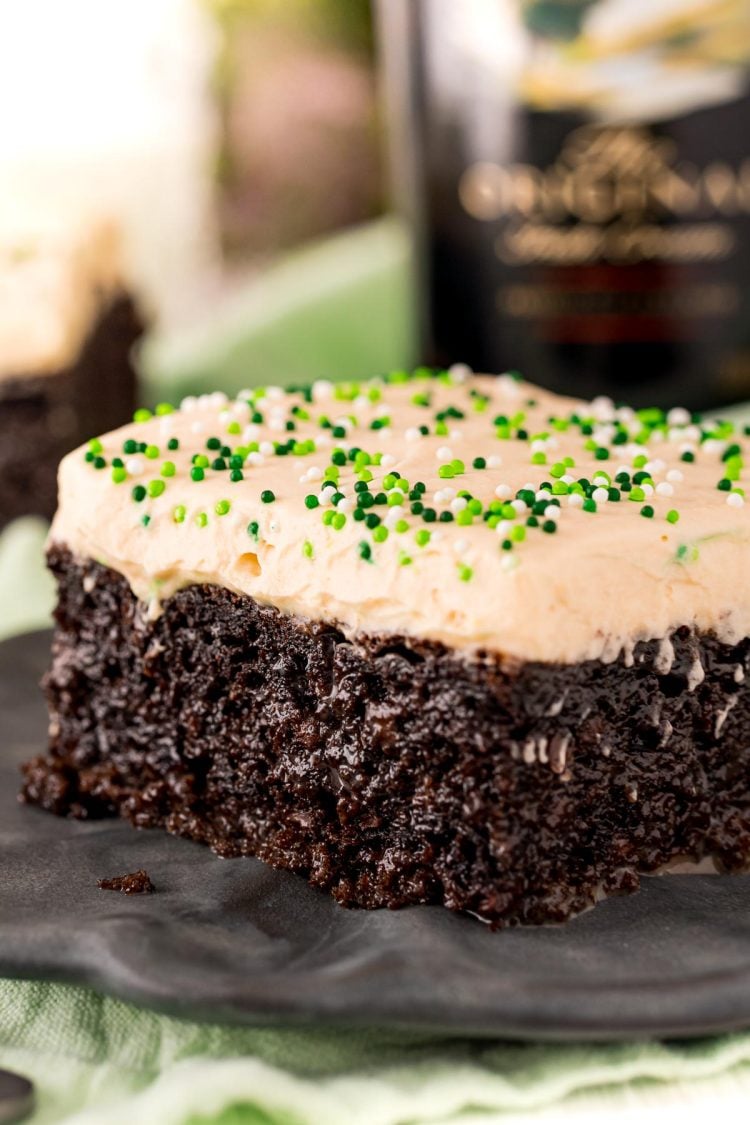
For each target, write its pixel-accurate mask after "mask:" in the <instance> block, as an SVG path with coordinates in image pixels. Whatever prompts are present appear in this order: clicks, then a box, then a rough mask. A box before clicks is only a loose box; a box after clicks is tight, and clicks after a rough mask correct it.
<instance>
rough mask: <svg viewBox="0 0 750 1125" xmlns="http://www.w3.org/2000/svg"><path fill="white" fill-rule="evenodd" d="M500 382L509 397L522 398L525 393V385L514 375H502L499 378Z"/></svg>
mask: <svg viewBox="0 0 750 1125" xmlns="http://www.w3.org/2000/svg"><path fill="white" fill-rule="evenodd" d="M498 383H499V384H500V386H501V389H502V391H503V393H504V394H505V395H506V396H507V397H508V398H520V397H521V395H522V394H523V387H522V386H521V384H520V383H519V382H518V380H517V379H514V378H513V376H512V375H507V374H506V375H501V376H500V377H499V379H498Z"/></svg>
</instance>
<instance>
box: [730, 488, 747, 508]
mask: <svg viewBox="0 0 750 1125" xmlns="http://www.w3.org/2000/svg"><path fill="white" fill-rule="evenodd" d="M727 504H728V505H729V507H730V508H743V507H744V506H745V497H744V496H741V495H740V494H739V492H730V493H729V495H728V496H727Z"/></svg>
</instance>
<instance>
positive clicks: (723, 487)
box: [716, 477, 732, 492]
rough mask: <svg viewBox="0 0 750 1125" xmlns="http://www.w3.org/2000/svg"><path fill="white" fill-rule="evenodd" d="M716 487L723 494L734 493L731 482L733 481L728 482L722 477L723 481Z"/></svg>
mask: <svg viewBox="0 0 750 1125" xmlns="http://www.w3.org/2000/svg"><path fill="white" fill-rule="evenodd" d="M716 487H717V488H718V489H720V491H721V492H731V491H732V482H731V480H727V478H726V477H722V479H721V480H720V481H719V483H718V484H717V485H716Z"/></svg>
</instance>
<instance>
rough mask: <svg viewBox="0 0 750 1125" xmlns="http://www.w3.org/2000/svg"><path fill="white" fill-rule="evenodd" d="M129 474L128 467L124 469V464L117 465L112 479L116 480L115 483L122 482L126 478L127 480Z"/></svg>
mask: <svg viewBox="0 0 750 1125" xmlns="http://www.w3.org/2000/svg"><path fill="white" fill-rule="evenodd" d="M127 476H128V473H127V469H123V468H122V466H118V465H115V467H114V469H113V470H112V480H113V481H114V482H115V484H122V482H123V481H124V480H127Z"/></svg>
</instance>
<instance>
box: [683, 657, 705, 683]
mask: <svg viewBox="0 0 750 1125" xmlns="http://www.w3.org/2000/svg"><path fill="white" fill-rule="evenodd" d="M705 678H706V673H705V671H704V669H703V665H702V664H701V662H700V658H699V657H697V656H696V657H695V659H694V660H693V663H692V664H691V665H690V668H689V670H688V674H687V689H688V691H695V689H696V688H697V687H698V685H699V684H702V683H703V681H704V680H705Z"/></svg>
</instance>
